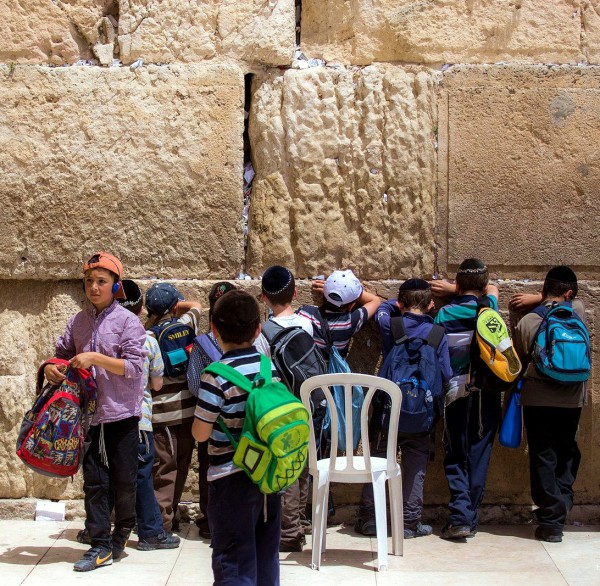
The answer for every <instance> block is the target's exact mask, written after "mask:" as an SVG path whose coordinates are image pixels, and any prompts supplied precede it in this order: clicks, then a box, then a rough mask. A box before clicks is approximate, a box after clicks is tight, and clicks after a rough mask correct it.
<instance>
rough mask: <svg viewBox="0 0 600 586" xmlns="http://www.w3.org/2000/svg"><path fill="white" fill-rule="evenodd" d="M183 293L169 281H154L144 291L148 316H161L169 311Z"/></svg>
mask: <svg viewBox="0 0 600 586" xmlns="http://www.w3.org/2000/svg"><path fill="white" fill-rule="evenodd" d="M183 300H184V297H183V295H182V294H181V293H180V292H179V291H178V290H177V287H175V285H172V284H171V283H155V284H154V285H152V287H150V289H148V291H146V309H147V310H148V316H149V317H151V316H156V317H162V316H163V315H165V314H167V313H169V311H171V309H173V307H175V305H177V302H178V301H183Z"/></svg>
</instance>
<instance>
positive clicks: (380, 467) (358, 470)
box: [300, 373, 404, 570]
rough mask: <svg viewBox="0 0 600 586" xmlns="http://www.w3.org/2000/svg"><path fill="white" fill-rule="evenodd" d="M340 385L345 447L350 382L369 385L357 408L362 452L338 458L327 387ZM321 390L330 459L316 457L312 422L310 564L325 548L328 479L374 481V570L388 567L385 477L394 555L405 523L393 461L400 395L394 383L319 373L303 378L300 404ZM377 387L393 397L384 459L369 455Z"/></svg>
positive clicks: (399, 547) (349, 418)
mask: <svg viewBox="0 0 600 586" xmlns="http://www.w3.org/2000/svg"><path fill="white" fill-rule="evenodd" d="M339 385H343V386H344V390H345V393H344V395H345V414H346V422H347V425H346V445H347V446H352V445H353V444H352V437H353V435H352V431H353V430H352V386H353V385H358V386H361V387H363V388H367V392H366V395H365V401H364V404H363V407H362V412H361V423H360V427H361V439H362V449H363V455H362V456H350V457H346V456H344V457H342V456H337V444H338V418H337V412H336V409H335V403H334V401H333V395H332V391H331V387H333V386H339ZM317 389H322V390H323V392H324V393H325V397H326V398H327V403H328V405H329V410H330V413H331V457H329V458H324V459H322V460H317V451H316V444H315V430H314V427H313V423H312V419H311V421H310V431H311V434H310V445H309V461H308V470H309V473H310V474H311V476H312V477H313V491H312V528H313V529H312V544H313V545H312V568H313V569H314V570H318V569H319V568H320V565H321V553H322V552H324V551H325V548H326V533H327V508H328V507H327V501H328V498H329V483H330V482H348V483H363V484H364V483H367V482H371V483H372V484H373V495H374V502H375V524H376V527H377V569H378V570H383V569H387V563H388V559H387V558H388V548H387V520H386V497H385V481H386V480H388V488H389V495H390V516H391V524H392V553H393V555H403V539H404V521H403V516H402V515H403V511H402V472H401V469H400V465H399V464H398V462H397V460H396V452H397V443H398V442H397V439H398V420H399V418H400V404H401V403H402V393H401V391H400V389H399V388H398V386H397V385H396V384H394V383H393V382H391V381H389V380H386V379H383V378H379V377H376V376H370V375H367V374H354V373H351V374H323V375H320V376H315V377H312V378H310V379H308V380H306V381H305V382H304V383H303V384H302V387H301V388H300V396H301V398H302V402H303V403H304V405H306V407H307V408H309V409H310V395H311V394H312V393H313V391H315V390H317ZM376 390H381V391H384V392H386V393H387V394H388V395H389V396H390V398H391V400H392V406H391V413H390V423H389V430H388V442H387V457H386V458H375V457H373V458H372V457H371V452H370V444H369V425H368V414H369V406H370V405H371V401H372V399H373V395H374V394H375V391H376Z"/></svg>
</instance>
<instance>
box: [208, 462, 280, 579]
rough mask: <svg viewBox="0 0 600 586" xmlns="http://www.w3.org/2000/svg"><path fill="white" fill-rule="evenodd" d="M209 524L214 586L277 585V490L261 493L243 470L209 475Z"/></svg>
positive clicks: (278, 505)
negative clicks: (218, 476)
mask: <svg viewBox="0 0 600 586" xmlns="http://www.w3.org/2000/svg"><path fill="white" fill-rule="evenodd" d="M265 498H266V519H265V516H264V515H265ZM208 524H209V527H210V532H211V535H212V548H213V552H212V568H213V574H214V579H215V582H214V584H215V585H216V586H246V585H247V586H279V537H280V532H281V497H280V496H279V495H276V494H271V495H268V496H266V497H265V495H264V494H262V493H261V492H260V491H259V490H258V487H257V486H256V484H254V483H253V482H252V481H251V480H250V478H248V476H246V474H245V473H244V472H236V473H235V474H230V475H229V476H225V477H223V478H219V479H218V480H213V481H210V482H209V483H208Z"/></svg>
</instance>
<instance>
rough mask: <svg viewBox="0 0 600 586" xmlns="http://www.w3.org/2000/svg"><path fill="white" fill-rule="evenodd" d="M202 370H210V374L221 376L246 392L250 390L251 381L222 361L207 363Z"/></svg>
mask: <svg viewBox="0 0 600 586" xmlns="http://www.w3.org/2000/svg"><path fill="white" fill-rule="evenodd" d="M267 360H268V358H267ZM261 365H262V361H261ZM202 372H210V373H211V374H215V375H217V376H221V377H223V378H224V379H225V380H228V381H229V382H230V383H233V384H234V385H235V386H236V387H240V389H243V390H244V391H246V392H247V393H250V392H251V391H252V382H251V381H249V380H248V379H247V378H246V377H245V376H244V375H243V374H241V373H239V372H238V371H237V370H236V369H235V368H233V367H232V366H229V364H225V363H224V362H213V364H209V365H208V366H207V367H206V368H205V369H204V370H203V371H202Z"/></svg>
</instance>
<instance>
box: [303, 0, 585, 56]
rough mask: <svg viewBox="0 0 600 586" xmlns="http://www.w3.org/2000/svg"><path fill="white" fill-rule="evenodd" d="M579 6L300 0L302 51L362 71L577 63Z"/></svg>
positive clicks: (489, 0)
mask: <svg viewBox="0 0 600 586" xmlns="http://www.w3.org/2000/svg"><path fill="white" fill-rule="evenodd" d="M586 3H587V2H582V1H581V2H580V0H502V1H498V0H480V1H478V2H473V1H469V2H465V1H464V0H445V1H443V2H431V1H425V2H423V1H415V0H374V1H368V2H367V1H365V0H352V1H346V0H326V1H325V2H323V0H303V2H302V49H303V50H304V51H305V53H306V54H307V55H308V56H310V57H322V58H324V59H326V60H327V61H341V62H343V63H354V64H366V63H371V62H373V61H390V62H394V61H403V62H411V63H433V64H435V63H493V62H496V61H528V62H547V63H578V62H579V61H580V60H581V58H582V55H583V53H582V47H581V43H580V33H581V19H580V13H579V10H578V9H579V7H580V4H586Z"/></svg>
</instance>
